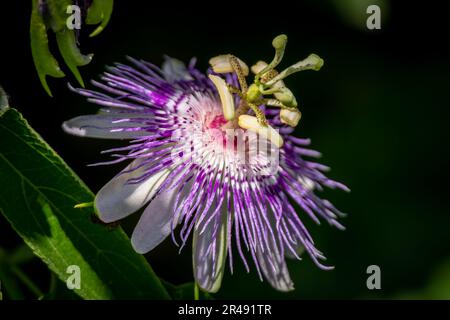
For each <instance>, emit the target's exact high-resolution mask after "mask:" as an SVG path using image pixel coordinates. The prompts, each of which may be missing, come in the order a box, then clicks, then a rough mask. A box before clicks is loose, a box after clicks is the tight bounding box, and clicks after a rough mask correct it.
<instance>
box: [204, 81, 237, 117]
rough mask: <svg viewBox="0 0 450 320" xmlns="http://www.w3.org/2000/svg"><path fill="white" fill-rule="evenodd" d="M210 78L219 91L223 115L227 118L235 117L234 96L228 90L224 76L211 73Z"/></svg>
mask: <svg viewBox="0 0 450 320" xmlns="http://www.w3.org/2000/svg"><path fill="white" fill-rule="evenodd" d="M208 77H209V79H211V81H212V82H213V83H214V85H215V86H216V88H217V91H218V92H219V96H220V102H221V103H222V109H223V116H224V118H225V119H226V120H233V119H234V98H233V95H232V94H231V93H230V91H229V90H228V87H227V84H226V82H225V80H223V79H222V78H220V77H218V76H215V75H213V74H210V75H209V76H208Z"/></svg>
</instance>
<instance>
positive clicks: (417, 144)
mask: <svg viewBox="0 0 450 320" xmlns="http://www.w3.org/2000/svg"><path fill="white" fill-rule="evenodd" d="M316 2H318V1H312V0H310V1H295V2H294V1H292V3H290V2H287V3H283V2H281V1H275V2H273V4H272V5H263V4H262V3H259V2H258V3H255V4H253V5H252V6H253V8H251V7H250V4H247V5H244V4H243V2H242V1H231V2H210V3H209V4H207V5H206V4H203V5H200V4H196V3H193V2H185V3H184V4H177V3H174V2H171V1H166V2H163V3H158V4H156V3H155V2H154V1H151V2H143V1H142V2H140V1H116V4H115V8H114V13H113V16H112V19H111V21H110V23H109V25H108V26H107V28H106V30H105V31H104V32H103V33H102V34H100V35H99V36H97V37H95V38H93V39H90V38H88V37H87V34H88V33H89V32H88V31H84V30H82V33H81V37H80V43H81V48H82V51H83V52H84V53H90V52H92V53H94V54H95V55H94V59H93V61H92V62H91V63H90V64H89V65H88V66H86V67H83V68H81V69H80V71H81V73H82V76H83V78H84V80H85V82H86V81H87V80H88V79H91V78H96V77H98V74H99V73H101V72H102V71H103V69H104V66H105V65H108V64H112V63H113V62H115V61H121V62H124V60H125V55H131V56H133V57H136V58H142V59H146V60H148V61H151V62H154V63H156V64H160V63H161V62H162V56H163V54H168V55H170V56H173V57H177V58H179V59H181V60H184V61H188V59H190V58H191V57H192V56H196V57H197V58H198V66H199V68H200V69H202V70H205V69H206V68H207V61H208V59H209V58H210V57H211V56H214V55H217V54H220V53H234V54H236V55H237V56H239V57H240V58H241V59H243V60H245V61H247V62H248V63H249V64H251V63H253V62H255V61H257V60H258V59H266V60H269V59H271V57H272V54H273V52H272V48H271V45H270V43H271V40H272V38H273V37H274V36H276V35H277V34H279V33H286V34H287V35H288V37H289V42H288V47H287V52H286V55H285V59H284V62H283V66H288V65H289V64H291V63H294V62H296V61H297V60H299V59H303V58H304V57H306V56H307V55H308V54H309V53H312V52H314V53H317V54H319V55H320V56H321V57H322V58H323V59H324V60H325V65H324V67H323V68H322V69H321V70H320V72H303V73H300V74H297V75H295V76H293V77H291V78H289V80H288V85H289V87H291V88H295V89H294V90H293V91H294V93H295V94H296V96H297V97H298V100H299V103H300V108H301V111H302V114H303V118H302V121H301V123H300V125H299V127H298V128H297V135H298V136H301V137H310V138H311V139H312V141H313V147H314V148H315V149H317V150H320V151H321V152H322V153H323V155H324V156H323V158H322V159H321V160H320V161H321V162H323V163H325V164H327V165H329V166H331V167H332V171H331V172H330V173H329V176H330V177H332V178H334V179H336V180H339V181H342V182H344V183H346V184H347V185H348V186H349V187H350V188H351V189H352V192H351V193H350V194H345V193H343V192H339V191H333V192H328V191H327V192H325V195H324V196H326V197H328V198H329V199H330V200H331V201H332V202H334V204H335V205H336V206H337V207H338V208H340V209H341V210H342V211H344V212H347V213H349V216H348V217H347V218H345V219H344V220H343V223H344V225H345V226H346V227H347V230H346V231H344V232H341V231H338V230H336V229H332V228H330V227H329V226H327V225H326V224H323V226H316V225H314V224H313V223H311V221H306V223H307V226H308V227H309V230H310V232H311V233H312V235H313V237H314V238H315V240H316V243H317V247H318V248H319V249H320V250H321V251H323V252H324V253H325V255H326V256H327V257H328V263H329V264H332V265H335V266H336V269H335V270H334V271H330V272H325V271H321V270H319V269H317V268H316V267H315V266H314V265H313V263H312V262H311V261H310V259H309V258H308V257H305V259H303V261H301V262H290V263H289V268H290V271H291V275H292V277H293V280H294V282H295V286H296V290H295V291H293V292H291V293H288V294H282V293H278V292H276V291H274V290H273V289H272V288H270V286H269V285H268V284H267V283H261V282H260V281H259V280H258V278H257V276H256V272H252V273H251V274H246V273H245V272H244V271H243V267H242V264H241V263H240V262H239V261H236V262H235V274H234V275H233V276H231V275H230V274H229V272H228V271H227V273H226V276H225V279H224V281H223V286H222V289H221V291H220V292H219V293H218V294H216V295H215V296H216V297H217V298H289V299H291V298H302V299H309V298H404V297H407V298H450V232H449V231H450V210H449V209H450V208H449V207H450V205H449V187H448V178H449V168H448V167H449V164H450V162H449V161H448V160H449V159H448V155H449V154H448V151H449V148H448V141H449V140H448V138H449V135H448V133H449V132H448V123H449V101H450V100H449V89H450V88H449V84H450V83H449V80H450V62H449V49H448V48H447V46H446V42H448V38H449V33H448V30H447V24H448V23H447V22H446V21H448V17H447V16H446V11H445V10H444V8H442V7H440V6H439V5H438V4H439V2H437V1H434V2H433V1H431V2H427V3H426V6H425V5H424V6H419V5H413V4H412V3H410V2H404V3H403V4H402V3H400V2H399V1H395V2H394V1H392V2H388V1H382V2H380V1H338V0H337V1H320V4H317V3H316ZM144 3H147V5H144ZM372 3H379V4H380V5H381V6H382V29H381V30H367V28H366V27H365V19H366V17H367V16H368V15H367V14H366V13H365V8H366V7H367V5H368V4H372ZM0 12H1V16H2V19H1V20H0V35H1V39H0V43H1V44H0V46H1V50H0V54H1V60H0V84H1V85H2V86H3V87H4V89H5V91H6V92H8V94H9V95H10V105H11V106H12V107H15V108H17V109H18V110H19V111H20V112H22V113H23V114H24V117H25V118H26V119H27V120H28V121H29V122H30V124H31V126H32V127H34V129H35V130H36V131H37V132H39V133H40V134H41V135H42V136H43V138H44V139H45V140H46V141H47V142H48V143H49V144H50V145H51V146H52V147H53V148H54V149H55V150H56V151H57V152H58V153H59V154H60V155H61V156H62V157H63V159H65V161H66V162H67V163H68V164H69V165H70V166H71V167H72V168H73V169H74V170H75V172H77V173H78V174H79V176H80V177H81V178H82V179H83V180H84V181H85V182H86V183H87V185H88V186H90V187H91V189H92V190H93V191H94V192H96V191H97V190H99V189H100V187H101V186H102V185H103V184H104V183H106V182H107V181H108V180H109V179H110V178H111V177H112V176H113V175H114V174H115V173H116V172H117V171H119V170H120V169H121V167H120V166H116V167H95V168H89V167H86V165H87V164H89V163H94V162H98V161H101V160H104V159H105V157H104V156H102V155H100V154H99V152H100V151H101V150H103V149H106V148H109V147H111V146H117V143H115V142H105V141H97V140H92V139H81V138H75V137H71V136H67V135H65V134H64V133H63V132H62V130H61V129H60V126H61V123H62V122H63V121H64V120H67V119H69V118H71V117H73V116H76V115H80V114H87V113H94V112H96V110H97V107H96V106H94V105H90V104H88V103H87V102H85V100H84V99H83V98H82V97H79V96H77V95H75V94H74V93H72V92H70V91H69V90H68V89H67V86H66V84H67V82H70V83H72V84H75V80H74V79H73V77H71V76H70V75H69V72H66V74H68V75H69V77H67V78H63V79H51V78H49V80H48V81H49V85H50V88H51V90H52V92H53V95H54V97H53V98H50V97H48V96H47V95H46V93H45V91H44V90H43V88H42V87H41V85H40V83H39V80H38V77H37V74H36V71H35V68H34V65H33V62H32V57H31V51H30V47H29V30H28V28H29V15H30V6H29V3H28V2H27V1H25V2H23V1H10V2H9V3H8V4H2V7H1V8H0ZM447 15H448V13H447ZM51 45H52V52H53V53H54V54H55V56H56V57H57V58H58V60H59V61H62V59H61V57H60V56H59V54H58V52H57V50H56V48H55V47H54V44H53V43H51ZM60 65H63V63H60ZM64 71H68V70H66V69H64ZM87 87H91V86H90V84H88V85H87ZM0 143H1V137H0ZM0 183H2V184H5V183H7V182H5V181H0ZM300 214H301V213H300ZM301 215H302V214H301ZM136 219H137V217H136V216H135V217H130V218H127V219H126V220H125V221H124V222H123V223H122V226H123V227H124V229H125V230H126V231H127V232H130V231H131V230H132V227H133V225H134V224H135V222H136ZM304 220H306V219H304ZM20 243H21V240H20V238H19V237H18V236H17V235H15V233H14V232H13V230H12V229H11V228H10V226H9V225H8V224H7V222H6V221H5V220H4V218H3V217H1V216H0V247H1V248H3V249H4V250H12V249H13V248H15V247H16V246H18V245H19V244H20ZM147 256H148V260H149V261H150V263H151V265H152V267H153V268H154V269H155V271H156V273H157V274H158V275H159V276H161V277H162V278H163V279H166V280H168V281H170V282H172V283H175V284H179V283H180V284H181V283H184V282H188V281H192V263H191V251H190V248H186V249H185V250H184V251H183V252H182V254H181V255H178V254H177V248H176V247H175V245H174V244H172V243H171V241H170V239H169V240H167V241H166V242H165V243H164V244H163V245H161V246H160V247H158V248H157V249H155V250H154V251H153V252H151V253H150V254H148V255H147ZM372 264H375V265H378V266H380V268H381V273H382V282H381V285H382V289H381V290H373V291H370V290H368V289H367V288H366V279H367V276H368V275H367V274H366V268H367V267H368V266H369V265H372ZM28 268H29V270H27V271H28V272H30V273H31V274H32V275H33V277H34V278H36V281H37V282H38V283H42V284H43V286H45V285H46V284H47V278H48V277H49V275H48V271H47V269H46V267H45V265H43V264H42V263H41V262H40V261H38V260H35V261H34V262H32V263H31V264H30V266H29V267H28ZM252 271H255V270H252Z"/></svg>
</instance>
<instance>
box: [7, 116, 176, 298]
mask: <svg viewBox="0 0 450 320" xmlns="http://www.w3.org/2000/svg"><path fill="white" fill-rule="evenodd" d="M0 181H1V182H2V188H1V189H0V212H1V213H2V214H3V215H5V217H6V219H7V220H8V221H9V222H10V223H11V225H12V227H13V228H14V229H15V230H16V232H17V233H18V234H19V235H20V236H21V237H22V238H23V239H24V241H25V242H26V244H27V245H28V246H29V247H30V248H31V249H32V250H33V252H34V253H35V254H36V255H37V256H38V257H40V258H41V259H42V260H43V261H44V262H45V263H46V264H47V265H48V266H49V268H50V269H51V270H52V271H53V272H55V274H57V275H58V277H59V278H60V279H61V280H62V281H64V282H65V281H66V280H67V279H68V277H69V276H70V274H68V273H67V272H66V271H67V268H68V267H69V266H71V265H77V266H79V268H80V271H81V288H80V289H75V290H74V291H75V292H76V293H77V294H78V295H79V296H81V297H82V298H85V299H134V298H137V299H142V298H157V299H165V298H169V295H168V294H167V291H166V290H165V289H164V287H163V286H162V284H161V282H160V281H159V279H158V278H157V277H156V275H155V274H154V272H153V271H152V269H151V268H150V266H149V265H148V264H147V262H146V261H145V259H144V257H143V256H141V255H138V254H137V253H135V252H134V251H133V249H132V248H131V245H130V241H129V239H128V237H127V236H126V234H125V233H124V232H123V231H122V229H120V228H115V229H113V230H111V229H110V228H108V227H106V226H104V225H100V224H95V223H93V222H92V221H91V215H92V214H93V212H92V208H84V209H75V208H74V206H75V205H76V204H78V203H82V202H91V201H92V200H93V198H94V195H93V194H92V193H91V192H90V191H89V189H88V188H87V187H86V186H85V185H84V184H83V182H82V181H81V180H80V179H79V178H78V177H77V176H76V175H75V174H74V173H73V172H72V171H71V170H70V168H68V166H67V165H66V164H65V163H64V162H63V160H62V159H61V158H60V157H59V156H58V155H57V154H56V153H55V152H54V151H53V150H52V149H51V148H50V147H49V146H48V145H47V144H46V143H45V142H44V141H43V140H42V138H41V137H40V136H39V135H38V134H37V133H36V132H35V131H34V130H33V129H32V128H31V127H30V126H29V125H28V124H27V122H26V121H25V120H24V119H23V117H22V116H21V115H20V113H19V112H17V111H16V110H14V109H11V108H8V107H5V108H3V112H1V111H0Z"/></svg>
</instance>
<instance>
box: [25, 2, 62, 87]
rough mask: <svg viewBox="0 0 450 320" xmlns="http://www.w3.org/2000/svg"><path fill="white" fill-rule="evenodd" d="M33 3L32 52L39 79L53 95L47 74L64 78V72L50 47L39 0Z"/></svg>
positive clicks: (31, 25)
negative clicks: (40, 12) (39, 7)
mask: <svg viewBox="0 0 450 320" xmlns="http://www.w3.org/2000/svg"><path fill="white" fill-rule="evenodd" d="M32 3H33V8H32V11H31V22H30V41H31V54H32V56H33V61H34V65H35V66H36V71H37V73H38V76H39V80H40V81H41V84H42V86H43V87H44V89H45V91H46V92H47V93H48V95H49V96H52V93H51V91H50V88H49V87H48V84H47V80H46V76H51V77H55V78H62V77H64V72H62V71H61V69H60V68H59V65H58V62H57V61H56V59H55V57H53V55H52V54H51V52H50V49H49V48H48V37H47V28H46V27H45V24H44V20H43V19H42V17H41V15H40V14H39V9H38V6H39V1H38V0H33V2H32Z"/></svg>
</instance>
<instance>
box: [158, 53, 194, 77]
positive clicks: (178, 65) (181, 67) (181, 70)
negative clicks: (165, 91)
mask: <svg viewBox="0 0 450 320" xmlns="http://www.w3.org/2000/svg"><path fill="white" fill-rule="evenodd" d="M164 58H165V60H164V62H163V64H162V72H163V74H164V78H165V79H166V80H167V81H168V82H175V81H179V80H185V81H186V80H193V78H192V76H191V75H190V74H189V71H188V69H187V68H186V65H185V64H184V63H183V62H182V61H180V60H178V59H174V58H171V57H168V56H165V57H164Z"/></svg>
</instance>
